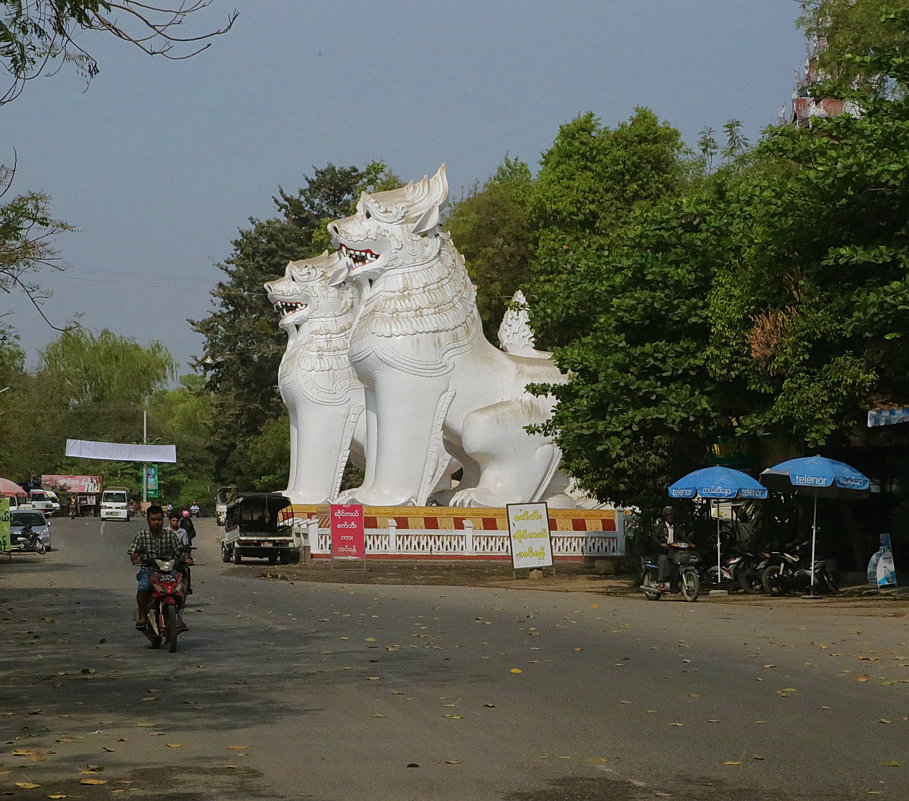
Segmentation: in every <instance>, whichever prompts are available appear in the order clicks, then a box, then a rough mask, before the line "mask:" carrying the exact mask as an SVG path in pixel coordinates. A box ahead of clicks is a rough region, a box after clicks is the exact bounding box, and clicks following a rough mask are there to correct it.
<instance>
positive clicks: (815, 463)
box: [761, 454, 871, 595]
mask: <svg viewBox="0 0 909 801" xmlns="http://www.w3.org/2000/svg"><path fill="white" fill-rule="evenodd" d="M761 483H762V484H763V485H764V486H765V487H767V488H768V489H771V490H773V491H775V492H794V491H801V490H806V491H808V492H810V493H811V494H812V496H813V497H814V518H813V520H812V522H811V594H812V595H813V594H814V557H815V547H816V543H817V499H818V496H820V497H821V498H853V499H856V500H858V499H859V498H864V497H865V496H867V494H868V488H869V487H870V485H871V481H870V480H869V479H868V476H866V475H864V474H863V473H860V472H859V471H858V470H856V469H855V468H854V467H852V466H851V465H848V464H846V463H845V462H838V461H836V459H827V458H826V457H824V456H821V455H819V454H816V455H814V456H803V457H801V458H799V459H789V460H788V461H786V462H780V463H779V464H778V465H774V466H773V467H768V468H767V469H766V470H764V471H763V472H762V473H761Z"/></svg>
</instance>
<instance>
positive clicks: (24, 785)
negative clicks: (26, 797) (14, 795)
mask: <svg viewBox="0 0 909 801" xmlns="http://www.w3.org/2000/svg"><path fill="white" fill-rule="evenodd" d="M40 786H41V785H40V784H35V783H34V782H16V787H21V788H22V789H23V790H34V789H35V788H36V787H40Z"/></svg>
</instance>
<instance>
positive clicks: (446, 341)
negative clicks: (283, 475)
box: [328, 166, 569, 506]
mask: <svg viewBox="0 0 909 801" xmlns="http://www.w3.org/2000/svg"><path fill="white" fill-rule="evenodd" d="M447 196H448V183H447V178H446V175H445V168H444V166H443V167H440V168H439V171H438V172H437V173H436V174H435V175H434V176H432V177H431V178H429V177H424V178H423V179H422V180H420V181H418V182H416V183H409V184H407V185H406V186H404V187H402V188H400V189H396V190H392V191H389V192H379V193H375V194H367V193H364V194H363V195H362V196H361V198H360V200H359V203H358V204H357V212H356V214H354V215H352V216H350V217H346V218H344V219H341V220H336V221H334V222H332V223H330V224H329V226H328V228H329V232H330V234H331V236H332V241H333V243H334V244H335V245H336V246H337V248H338V251H339V254H340V266H339V268H338V269H336V270H335V272H334V274H333V276H332V278H331V283H332V284H335V285H340V284H341V283H342V282H345V281H346V282H349V283H352V284H354V285H355V286H356V287H357V289H358V290H359V298H360V302H359V307H358V310H357V316H356V319H355V322H354V326H353V331H352V334H351V339H350V361H351V364H352V366H353V369H354V370H355V372H356V374H357V377H358V378H359V379H360V381H361V382H362V384H363V386H364V388H365V392H366V405H367V408H369V409H371V410H374V414H370V415H368V416H367V426H366V455H367V461H366V477H365V480H364V483H363V486H361V487H359V488H357V489H353V490H349V491H347V492H345V493H343V494H342V496H341V499H342V500H343V501H346V502H352V503H364V504H369V505H376V506H394V505H423V504H424V503H425V502H426V501H427V498H428V496H429V493H430V492H431V491H432V489H433V487H434V486H435V485H436V482H437V481H438V479H439V477H440V476H441V475H442V473H443V472H444V466H445V465H447V464H448V461H449V459H450V457H454V458H455V459H457V460H458V461H459V462H460V463H461V465H462V466H463V471H464V472H463V478H462V479H461V482H460V484H459V486H458V488H457V491H456V492H454V494H453V495H452V496H451V499H450V500H451V502H452V504H454V505H461V506H501V505H503V504H505V503H511V502H520V501H532V500H540V499H543V498H546V499H548V500H551V501H552V502H553V503H554V504H555V503H568V502H569V501H567V500H566V496H562V495H560V496H559V498H558V499H557V498H549V496H548V495H547V490H548V488H549V487H550V486H551V485H552V484H553V483H555V484H558V485H560V486H564V484H565V481H564V476H557V468H558V464H559V460H560V453H559V450H558V448H557V447H556V446H555V444H554V443H552V442H551V441H550V440H549V439H548V438H546V437H543V436H540V435H532V434H528V433H527V431H526V430H525V427H526V426H528V425H530V424H534V423H541V422H544V421H545V420H546V419H547V418H548V416H549V414H550V412H551V409H552V403H553V401H552V399H550V398H546V397H535V396H532V395H530V394H529V393H528V392H527V391H526V390H525V387H526V385H527V384H529V383H557V382H561V381H564V380H565V378H564V376H562V374H561V373H560V372H559V370H558V369H557V368H556V366H555V365H554V364H553V363H552V361H551V358H549V355H548V354H544V353H540V352H539V351H535V350H533V348H532V347H528V346H527V343H524V347H523V348H522V353H523V355H513V354H511V353H505V352H503V351H501V350H499V349H497V348H495V347H493V346H492V345H491V344H490V343H489V342H487V340H486V339H485V337H484V336H483V333H482V327H481V324H480V317H479V312H478V311H477V307H476V293H475V289H474V287H473V285H472V284H471V282H470V278H469V276H468V274H467V270H466V269H465V266H464V260H463V258H462V256H461V254H460V253H458V251H457V249H456V248H455V247H454V245H453V243H452V242H451V238H450V237H449V236H448V234H446V233H443V232H442V231H441V228H440V212H441V209H442V207H443V205H444V203H445V202H446V200H447ZM449 454H450V457H449Z"/></svg>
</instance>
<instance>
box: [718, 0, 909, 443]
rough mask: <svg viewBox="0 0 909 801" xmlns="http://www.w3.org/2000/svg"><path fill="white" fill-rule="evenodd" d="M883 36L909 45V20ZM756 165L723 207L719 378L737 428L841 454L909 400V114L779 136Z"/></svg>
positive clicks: (841, 120)
mask: <svg viewBox="0 0 909 801" xmlns="http://www.w3.org/2000/svg"><path fill="white" fill-rule="evenodd" d="M859 5H861V4H859V3H857V4H856V6H859ZM834 7H836V4H834ZM886 25H887V26H890V27H888V30H890V31H891V32H890V34H889V36H888V37H885V39H886V40H888V41H894V40H895V39H896V38H897V32H898V31H902V36H903V40H904V41H909V17H899V16H897V17H892V18H890V19H889V21H887V23H886ZM903 67H904V65H903V61H902V59H901V58H897V59H896V60H895V63H894V64H893V66H892V68H890V67H888V65H887V62H886V60H884V59H881V60H880V63H879V64H878V69H879V70H880V73H881V75H882V76H883V77H884V78H893V79H894V80H902V78H901V77H900V74H901V70H902V69H903ZM750 162H751V164H750V166H749V167H748V168H747V169H744V170H740V171H739V172H738V173H737V174H736V175H734V176H732V177H730V179H729V180H728V181H726V182H725V183H724V184H723V185H722V196H721V202H720V203H718V205H717V209H716V214H717V215H718V216H719V218H721V219H722V220H723V221H724V224H725V227H726V230H727V232H728V241H727V245H726V247H725V252H726V254H727V257H726V259H725V263H724V266H723V270H722V271H720V272H718V274H717V280H716V282H715V285H714V287H713V290H712V293H711V318H712V348H711V357H712V358H711V365H712V372H713V375H714V376H715V378H717V379H718V380H720V381H722V382H724V383H728V384H730V385H733V386H735V385H737V386H738V387H739V388H740V389H741V390H742V392H741V394H740V396H739V397H740V401H741V402H742V406H741V414H740V421H741V423H742V430H744V431H761V432H763V433H775V434H779V435H783V436H786V437H789V438H792V440H793V441H794V442H795V443H803V444H804V445H806V446H808V447H817V446H820V445H823V444H825V443H837V442H839V443H843V442H845V441H847V439H848V438H849V437H850V436H855V435H857V434H858V433H859V431H860V430H861V429H862V428H863V427H864V416H865V414H864V410H865V409H866V408H868V407H869V406H874V405H879V404H882V403H883V404H888V403H895V404H902V403H909V353H907V350H906V347H905V341H906V338H907V337H909V275H907V261H909V259H907V256H909V226H907V220H909V108H907V105H906V103H905V101H904V100H903V99H898V100H894V101H887V100H883V99H876V100H872V101H870V102H868V103H867V104H866V107H865V110H864V112H863V114H862V116H861V117H859V118H851V117H836V118H829V119H823V120H817V121H815V122H814V124H813V125H812V127H811V128H795V127H787V128H780V129H772V130H770V131H769V132H768V133H767V134H766V135H765V137H764V138H763V140H762V141H761V142H760V143H759V145H758V146H757V147H756V149H755V150H754V152H753V154H752V155H751V157H750Z"/></svg>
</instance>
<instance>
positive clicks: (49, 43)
mask: <svg viewBox="0 0 909 801" xmlns="http://www.w3.org/2000/svg"><path fill="white" fill-rule="evenodd" d="M211 3H212V0H179V2H178V1H177V0H173V2H172V3H170V4H167V3H165V4H164V5H153V4H150V3H143V2H139V1H138V0H121V2H109V0H0V65H2V66H3V67H4V68H5V69H6V71H7V72H8V73H9V75H10V77H11V83H10V86H9V87H8V88H7V90H6V91H5V93H3V94H2V95H0V105H3V104H5V103H9V102H10V101H12V100H15V99H16V98H17V97H18V96H19V95H20V94H21V93H22V91H23V89H24V88H25V84H26V82H27V81H30V80H33V79H34V78H36V77H38V76H39V75H46V74H47V73H46V72H45V69H46V68H47V66H48V65H49V64H50V63H52V62H53V61H55V60H58V59H59V60H60V67H61V68H62V65H63V64H71V65H74V66H75V67H76V69H77V70H78V71H79V72H81V73H82V74H83V75H84V76H85V79H86V83H88V82H90V81H91V79H92V78H94V77H95V76H96V75H97V74H98V72H99V69H100V68H99V66H98V62H97V61H96V60H95V58H94V57H93V56H92V55H91V54H90V53H89V52H88V51H87V50H85V49H84V48H83V47H82V45H81V44H79V43H77V42H76V40H75V37H76V36H77V35H78V33H79V31H80V30H83V31H107V32H108V33H110V34H113V36H115V37H116V38H118V39H121V40H123V41H125V42H129V43H130V44H133V45H135V46H136V47H138V48H139V49H140V50H142V52H144V53H146V54H147V55H150V56H163V57H164V58H166V59H169V60H171V61H182V60H184V59H187V58H192V57H193V56H195V55H198V54H199V53H201V52H202V51H203V50H205V49H207V48H208V47H210V46H211V42H210V41H208V40H211V39H213V38H214V37H216V36H221V35H223V34H225V33H227V32H228V31H229V30H230V29H231V28H232V27H233V24H234V22H235V21H236V19H237V16H238V12H237V11H232V12H231V13H230V14H229V15H228V18H227V22H226V23H225V24H224V25H223V26H221V27H218V28H216V29H215V30H209V31H208V32H205V33H201V34H189V35H185V36H184V35H182V34H181V29H180V26H181V25H184V24H186V23H187V21H188V20H189V18H190V17H191V15H193V14H197V13H199V12H201V11H204V10H205V9H206V8H208V6H210V5H211ZM196 43H202V44H201V45H199V46H194V45H195V44H196ZM187 45H190V47H189V48H186V47H185V46H187ZM58 69H59V68H58ZM51 74H53V73H51Z"/></svg>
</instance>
